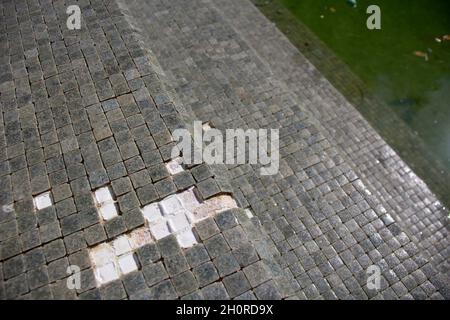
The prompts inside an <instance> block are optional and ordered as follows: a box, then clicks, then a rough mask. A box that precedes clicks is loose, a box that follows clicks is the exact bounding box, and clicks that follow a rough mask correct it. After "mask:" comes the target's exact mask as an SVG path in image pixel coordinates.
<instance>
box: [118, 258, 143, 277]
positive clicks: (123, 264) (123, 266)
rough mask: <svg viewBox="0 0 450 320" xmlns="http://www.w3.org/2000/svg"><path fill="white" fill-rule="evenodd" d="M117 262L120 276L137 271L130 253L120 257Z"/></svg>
mask: <svg viewBox="0 0 450 320" xmlns="http://www.w3.org/2000/svg"><path fill="white" fill-rule="evenodd" d="M118 261H119V267H120V271H122V274H127V273H130V272H133V271H135V270H137V269H138V267H137V265H136V261H135V260H134V258H133V254H132V253H129V254H126V255H123V256H120V257H119V259H118Z"/></svg>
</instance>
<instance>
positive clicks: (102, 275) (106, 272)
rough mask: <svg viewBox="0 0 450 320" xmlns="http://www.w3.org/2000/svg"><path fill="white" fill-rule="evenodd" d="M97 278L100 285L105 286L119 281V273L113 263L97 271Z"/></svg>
mask: <svg viewBox="0 0 450 320" xmlns="http://www.w3.org/2000/svg"><path fill="white" fill-rule="evenodd" d="M95 276H96V279H97V281H98V282H99V283H100V284H104V283H107V282H110V281H113V280H116V279H119V273H118V272H117V269H116V266H115V264H114V263H113V262H111V263H108V264H105V265H104V266H101V267H99V268H97V269H96V272H95Z"/></svg>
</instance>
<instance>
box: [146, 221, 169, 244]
mask: <svg viewBox="0 0 450 320" xmlns="http://www.w3.org/2000/svg"><path fill="white" fill-rule="evenodd" d="M150 231H151V232H152V235H153V237H154V238H155V239H156V240H159V239H162V238H164V237H166V236H168V235H169V234H170V231H169V228H168V227H167V223H166V221H160V222H158V223H157V224H154V225H151V226H150Z"/></svg>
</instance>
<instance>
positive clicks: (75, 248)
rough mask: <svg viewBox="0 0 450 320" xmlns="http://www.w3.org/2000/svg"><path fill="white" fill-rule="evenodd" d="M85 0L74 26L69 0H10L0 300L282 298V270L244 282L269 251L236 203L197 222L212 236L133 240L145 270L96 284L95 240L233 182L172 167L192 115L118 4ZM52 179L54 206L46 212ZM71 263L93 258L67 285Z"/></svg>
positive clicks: (2, 94) (3, 82)
mask: <svg viewBox="0 0 450 320" xmlns="http://www.w3.org/2000/svg"><path fill="white" fill-rule="evenodd" d="M70 4H74V3H73V2H71V3H70ZM77 4H78V5H79V6H80V8H81V12H82V22H83V24H82V29H81V30H80V31H69V30H67V29H66V24H65V22H66V18H67V15H66V8H67V6H68V3H67V2H65V1H40V2H38V1H15V0H14V1H2V2H1V4H0V14H1V17H2V19H1V20H0V21H1V22H0V23H1V24H0V29H1V38H0V48H1V51H2V53H3V54H2V56H1V60H0V68H1V79H0V110H1V113H0V117H1V118H0V119H1V121H0V133H1V134H0V145H1V148H0V190H1V192H0V208H1V210H0V299H30V298H31V299H36V298H39V299H76V298H79V299H99V298H101V299H122V298H132V299H134V298H136V299H137V298H178V297H185V296H186V298H188V297H189V296H193V297H199V298H204V297H206V298H215V297H221V298H229V297H237V296H240V295H242V294H244V296H245V297H253V296H255V295H256V296H257V297H260V298H263V297H271V296H270V295H271V294H273V280H272V278H274V277H273V276H272V275H271V274H269V273H265V274H264V275H265V277H264V279H263V280H264V281H262V282H258V281H259V280H258V281H256V280H255V281H254V282H253V283H252V284H251V285H250V284H248V281H249V280H250V279H249V280H246V281H247V282H246V281H241V280H242V278H243V277H244V278H243V279H246V278H245V276H244V274H245V272H247V273H248V271H246V270H245V268H246V267H249V268H266V267H265V263H264V262H261V258H260V256H259V255H258V253H257V250H256V249H258V250H262V252H263V253H265V252H269V251H270V250H269V249H267V248H266V246H265V245H264V244H263V242H262V239H264V235H259V234H258V230H257V227H254V224H253V222H245V221H244V223H242V225H239V226H238V225H235V224H232V223H230V222H229V221H230V218H229V216H230V215H232V216H235V215H236V216H238V213H239V212H234V211H228V212H224V213H222V214H220V216H217V217H215V218H210V219H208V220H207V221H209V223H207V222H203V223H202V224H201V225H199V226H196V228H195V229H196V233H197V236H198V237H199V238H201V239H203V240H204V243H205V244H202V245H198V246H194V247H193V248H195V249H193V248H192V250H182V249H181V248H180V247H179V245H178V242H177V241H176V238H175V236H171V237H166V238H164V239H161V240H160V241H157V242H155V243H153V244H151V245H150V244H149V245H146V246H143V247H142V248H138V249H137V250H136V252H134V257H135V259H136V261H137V263H138V265H139V266H138V268H139V269H138V270H137V271H135V272H132V273H129V274H127V275H126V276H124V277H122V278H121V279H119V280H117V281H113V282H111V283H109V284H108V285H107V286H101V287H100V288H98V287H97V286H96V282H95V276H94V271H93V268H92V262H91V260H90V259H89V253H88V251H89V249H90V248H92V247H94V246H96V245H98V244H100V243H104V242H108V241H110V240H114V239H117V238H118V237H119V236H120V235H123V234H128V233H129V232H132V231H133V230H136V229H138V228H140V227H141V226H143V225H144V223H145V220H144V217H143V215H142V213H141V211H140V208H141V207H142V206H145V205H147V204H149V203H152V202H155V201H158V200H160V199H163V198H165V197H167V196H168V195H170V194H174V193H175V192H177V191H182V190H186V189H188V188H190V187H192V186H194V187H195V188H196V190H197V191H198V194H199V195H200V197H201V198H203V199H207V198H211V197H213V196H215V195H219V194H223V193H229V190H230V186H229V185H227V181H226V180H224V179H223V178H220V177H219V176H220V175H219V174H216V173H217V170H214V168H209V167H208V166H206V165H200V166H195V167H190V168H187V170H185V171H183V172H180V173H178V174H175V175H173V176H171V175H170V174H169V172H168V171H167V168H166V165H165V163H166V162H168V161H169V160H170V155H171V151H172V147H173V145H174V143H173V142H172V141H171V134H170V132H171V131H172V130H174V129H176V128H180V127H184V123H188V122H187V121H183V118H184V117H186V115H187V113H186V112H185V111H183V110H182V106H181V105H177V106H175V105H174V104H173V103H172V100H171V98H170V97H169V96H168V95H167V94H166V90H165V89H164V82H163V78H162V75H161V74H160V73H159V70H158V65H157V64H156V63H155V62H154V61H152V58H153V57H152V56H151V55H150V54H149V53H148V52H146V51H144V50H143V48H142V46H141V44H140V43H139V41H138V39H137V38H136V37H135V34H136V32H135V30H133V29H132V28H131V26H130V24H129V22H128V21H127V18H126V16H125V15H124V14H123V9H122V8H121V7H120V6H119V5H118V3H117V2H115V1H102V0H93V1H79V2H77ZM104 186H109V187H110V188H111V190H112V192H113V195H114V199H115V200H116V202H117V207H118V211H119V215H118V216H117V217H115V218H113V219H110V220H107V221H104V220H103V219H101V216H100V215H99V213H98V210H97V209H98V208H97V207H96V203H95V202H94V198H93V191H94V190H97V189H98V188H100V187H104ZM48 190H50V191H51V197H52V204H53V205H51V206H49V207H47V208H44V209H42V210H36V209H35V208H34V203H33V197H34V196H36V195H38V194H41V193H42V192H46V191H48ZM232 221H234V220H233V219H232ZM246 223H247V227H245V224H246ZM202 226H203V227H202ZM255 229H256V231H255ZM252 234H253V235H254V236H253V238H252V237H251V235H252ZM209 237H212V238H214V239H211V240H210V241H207V240H208V239H209ZM236 239H239V240H240V242H239V243H236ZM205 247H206V248H208V249H207V250H206V249H204V248H205ZM213 253H214V254H213ZM253 264H255V266H252V265H253ZM69 265H76V266H78V267H80V268H81V273H80V276H81V284H82V287H81V288H80V289H77V290H72V289H69V288H68V286H67V280H68V274H67V268H68V266H69ZM195 268H196V269H195ZM194 269H195V270H194ZM261 274H263V273H261ZM228 275H230V279H228V278H227V276H228ZM219 276H220V279H223V282H222V280H220V281H219ZM226 279H227V280H226ZM225 280H226V281H225ZM238 280H239V281H238ZM247 286H248V287H247ZM225 288H228V289H227V290H226V289H225ZM250 288H254V289H255V291H254V292H253V291H252V292H247V291H248V289H250ZM275 297H277V296H275Z"/></svg>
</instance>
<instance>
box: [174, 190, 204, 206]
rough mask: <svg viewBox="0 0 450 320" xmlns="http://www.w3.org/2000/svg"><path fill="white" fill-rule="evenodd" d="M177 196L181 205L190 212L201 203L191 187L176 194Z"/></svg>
mask: <svg viewBox="0 0 450 320" xmlns="http://www.w3.org/2000/svg"><path fill="white" fill-rule="evenodd" d="M177 198H178V200H180V202H181V203H182V205H183V207H184V208H185V209H186V210H188V211H190V212H194V210H195V209H196V208H198V207H199V206H200V205H201V203H200V202H199V201H198V199H197V197H196V196H195V194H194V189H193V188H190V189H188V190H186V191H184V192H181V193H179V194H177Z"/></svg>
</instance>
